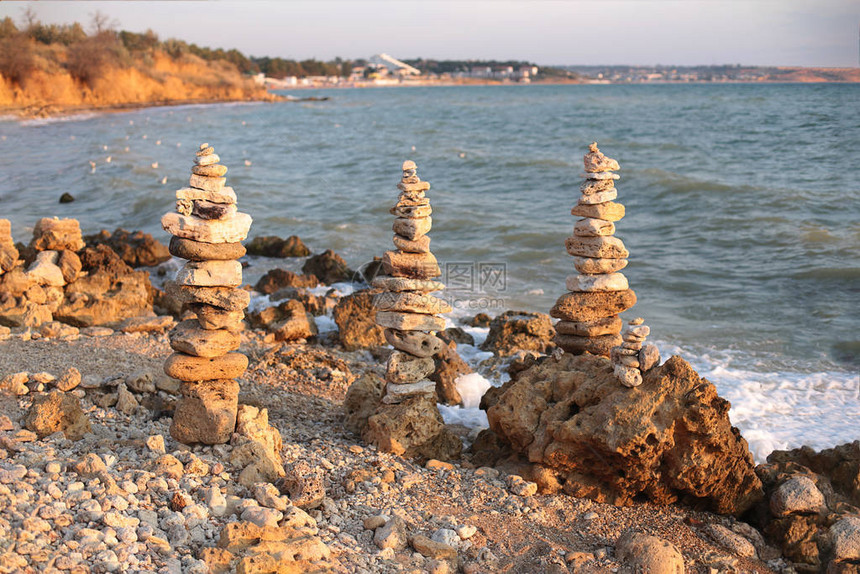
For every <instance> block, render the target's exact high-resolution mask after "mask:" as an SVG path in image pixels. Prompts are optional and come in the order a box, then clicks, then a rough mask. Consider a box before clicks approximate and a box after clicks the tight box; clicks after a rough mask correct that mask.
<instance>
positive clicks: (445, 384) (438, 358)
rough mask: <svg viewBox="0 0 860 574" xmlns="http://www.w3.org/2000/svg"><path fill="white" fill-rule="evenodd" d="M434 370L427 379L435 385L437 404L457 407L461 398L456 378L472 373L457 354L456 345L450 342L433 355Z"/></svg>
mask: <svg viewBox="0 0 860 574" xmlns="http://www.w3.org/2000/svg"><path fill="white" fill-rule="evenodd" d="M433 360H434V361H435V363H436V369H435V370H434V371H433V372H432V373H431V374H430V375H429V376H428V377H427V378H428V379H430V380H431V381H433V382H434V383H436V395H437V396H438V397H439V402H441V403H445V404H446V405H459V404H460V403H461V402H462V401H463V398H462V397H461V396H460V391H458V390H457V384H456V383H457V377H459V376H460V375H467V374H469V373H471V372H472V368H471V367H470V366H469V365H468V364H467V363H466V361H464V360H463V358H462V357H460V354H459V353H458V352H457V343H455V342H453V341H451V342H449V343H448V344H447V345H445V346H444V347H443V348H442V349H441V350H440V351H439V352H438V353H436V354H435V355H433Z"/></svg>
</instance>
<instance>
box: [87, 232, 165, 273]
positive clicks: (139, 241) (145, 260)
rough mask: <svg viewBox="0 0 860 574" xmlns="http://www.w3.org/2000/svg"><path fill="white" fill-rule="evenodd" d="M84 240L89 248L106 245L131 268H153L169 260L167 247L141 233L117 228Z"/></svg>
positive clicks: (150, 236) (147, 234)
mask: <svg viewBox="0 0 860 574" xmlns="http://www.w3.org/2000/svg"><path fill="white" fill-rule="evenodd" d="M84 239H85V241H86V243H87V245H89V246H95V245H102V244H104V245H107V246H108V247H110V248H111V249H113V250H114V251H115V252H116V253H117V255H119V256H120V258H121V259H122V260H123V261H125V263H126V264H128V265H129V266H131V267H153V266H155V265H158V264H160V263H164V262H165V261H167V260H168V259H170V252H169V251H168V249H167V247H166V246H165V245H164V244H163V243H161V242H159V241H156V240H155V239H153V237H152V235H150V234H149V233H144V232H143V231H133V232H129V231H126V230H125V229H122V228H117V229H116V231H114V232H113V233H110V232H109V231H107V230H106V229H105V230H102V231H101V232H99V233H98V234H96V235H88V236H87V237H85V238H84Z"/></svg>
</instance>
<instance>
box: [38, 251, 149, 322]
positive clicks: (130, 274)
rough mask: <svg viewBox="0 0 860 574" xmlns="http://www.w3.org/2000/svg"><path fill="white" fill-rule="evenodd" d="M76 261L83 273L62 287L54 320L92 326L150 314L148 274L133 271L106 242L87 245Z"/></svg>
mask: <svg viewBox="0 0 860 574" xmlns="http://www.w3.org/2000/svg"><path fill="white" fill-rule="evenodd" d="M80 261H81V266H82V271H83V272H84V273H85V275H84V276H83V277H80V278H79V279H78V280H77V281H75V282H74V283H70V284H69V285H67V286H66V288H65V300H64V301H63V302H62V304H61V305H60V306H59V308H58V309H57V310H56V312H55V313H54V317H55V318H56V319H57V320H58V321H62V322H64V323H69V324H71V325H74V326H76V327H92V326H96V325H113V324H117V323H119V322H120V321H122V320H124V319H128V318H130V317H138V316H140V315H147V314H152V302H153V298H154V291H153V288H152V285H151V284H150V282H149V273H147V272H146V271H134V270H133V269H132V268H131V267H129V266H128V265H127V264H126V263H125V262H124V261H123V260H122V259H120V257H119V255H117V254H116V253H115V252H114V251H113V249H111V248H110V247H108V246H107V245H97V246H96V247H87V248H86V249H84V250H83V251H82V252H81V253H80Z"/></svg>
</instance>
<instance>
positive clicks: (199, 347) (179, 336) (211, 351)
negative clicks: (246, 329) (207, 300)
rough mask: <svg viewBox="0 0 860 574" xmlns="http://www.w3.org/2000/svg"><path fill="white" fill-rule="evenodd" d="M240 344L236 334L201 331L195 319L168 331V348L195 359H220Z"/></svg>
mask: <svg viewBox="0 0 860 574" xmlns="http://www.w3.org/2000/svg"><path fill="white" fill-rule="evenodd" d="M241 342H242V339H241V337H240V336H239V334H238V333H234V332H230V331H228V330H226V329H218V330H207V329H203V328H201V327H200V323H198V322H197V320H196V319H190V320H187V321H182V322H181V323H179V324H178V325H176V327H174V328H173V329H172V330H171V331H170V347H171V348H172V349H173V350H174V351H179V352H180V353H185V354H187V355H194V356H195V357H207V358H208V357H220V356H221V355H226V354H227V353H229V352H230V351H235V350H236V349H238V348H239V345H240V343H241Z"/></svg>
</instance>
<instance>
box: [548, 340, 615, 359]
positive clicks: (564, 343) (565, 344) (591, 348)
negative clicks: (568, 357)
mask: <svg viewBox="0 0 860 574" xmlns="http://www.w3.org/2000/svg"><path fill="white" fill-rule="evenodd" d="M554 341H555V344H556V345H558V346H559V347H561V348H562V349H564V350H565V351H566V352H568V353H573V354H574V355H581V354H582V353H591V354H592V355H600V356H603V357H608V356H609V354H610V353H611V352H612V348H613V347H617V346H618V345H620V344H621V335H618V334H607V335H589V336H578V335H561V334H559V335H556V336H555V339H554Z"/></svg>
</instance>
